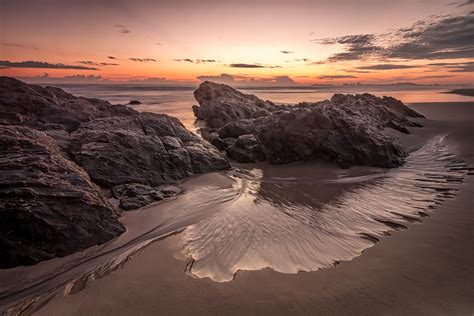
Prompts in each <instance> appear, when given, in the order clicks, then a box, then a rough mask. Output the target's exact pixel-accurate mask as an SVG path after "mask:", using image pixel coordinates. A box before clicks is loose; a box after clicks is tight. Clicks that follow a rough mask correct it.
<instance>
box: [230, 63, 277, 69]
mask: <svg viewBox="0 0 474 316" xmlns="http://www.w3.org/2000/svg"><path fill="white" fill-rule="evenodd" d="M227 66H229V67H232V68H281V66H266V65H262V64H245V63H235V64H229V65H227Z"/></svg>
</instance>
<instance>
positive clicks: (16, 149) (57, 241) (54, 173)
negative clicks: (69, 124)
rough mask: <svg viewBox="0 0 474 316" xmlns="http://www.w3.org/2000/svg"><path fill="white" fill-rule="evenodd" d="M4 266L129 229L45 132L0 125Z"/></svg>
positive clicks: (34, 260)
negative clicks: (121, 222) (120, 221)
mask: <svg viewBox="0 0 474 316" xmlns="http://www.w3.org/2000/svg"><path fill="white" fill-rule="evenodd" d="M0 197H1V198H0V268H13V267H15V266H19V265H32V264H35V263H38V262H40V261H42V260H46V259H50V258H53V257H55V256H59V257H62V256H66V255H68V254H70V253H72V252H74V251H78V250H82V249H85V248H87V247H90V246H93V245H97V244H101V243H104V242H106V241H108V240H110V239H112V238H114V237H116V236H118V235H120V234H121V233H122V232H123V231H124V230H125V229H124V228H123V226H122V225H121V224H120V223H119V221H118V213H117V212H116V211H115V210H114V209H113V207H112V206H111V205H110V204H109V203H108V202H107V200H106V199H105V197H104V196H103V195H102V192H101V191H100V189H99V188H98V187H97V186H96V185H95V184H93V183H92V182H91V181H90V179H89V176H88V175H87V173H86V172H85V171H84V170H83V169H82V168H80V167H79V166H77V165H76V164H75V163H73V162H72V161H70V160H68V159H67V158H66V157H65V156H64V155H63V152H62V151H61V150H60V148H59V147H58V146H57V144H56V142H55V141H54V140H53V139H52V138H51V137H49V136H47V135H46V134H44V133H42V132H39V131H36V130H33V129H30V128H28V127H21V126H0Z"/></svg>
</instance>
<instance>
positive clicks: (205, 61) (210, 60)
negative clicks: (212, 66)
mask: <svg viewBox="0 0 474 316" xmlns="http://www.w3.org/2000/svg"><path fill="white" fill-rule="evenodd" d="M217 62H218V61H217V60H215V59H196V63H198V64H205V63H217Z"/></svg>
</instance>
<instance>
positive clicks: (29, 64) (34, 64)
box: [0, 60, 98, 70]
mask: <svg viewBox="0 0 474 316" xmlns="http://www.w3.org/2000/svg"><path fill="white" fill-rule="evenodd" d="M0 67H1V68H44V69H77V70H98V69H97V68H95V67H86V66H76V65H65V64H60V63H59V64H51V63H48V62H44V61H20V62H12V61H8V60H0Z"/></svg>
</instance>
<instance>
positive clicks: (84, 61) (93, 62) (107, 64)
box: [78, 60, 119, 66]
mask: <svg viewBox="0 0 474 316" xmlns="http://www.w3.org/2000/svg"><path fill="white" fill-rule="evenodd" d="M78 63H79V64H84V65H90V66H118V65H119V64H116V63H102V62H95V61H90V60H81V61H78Z"/></svg>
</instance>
